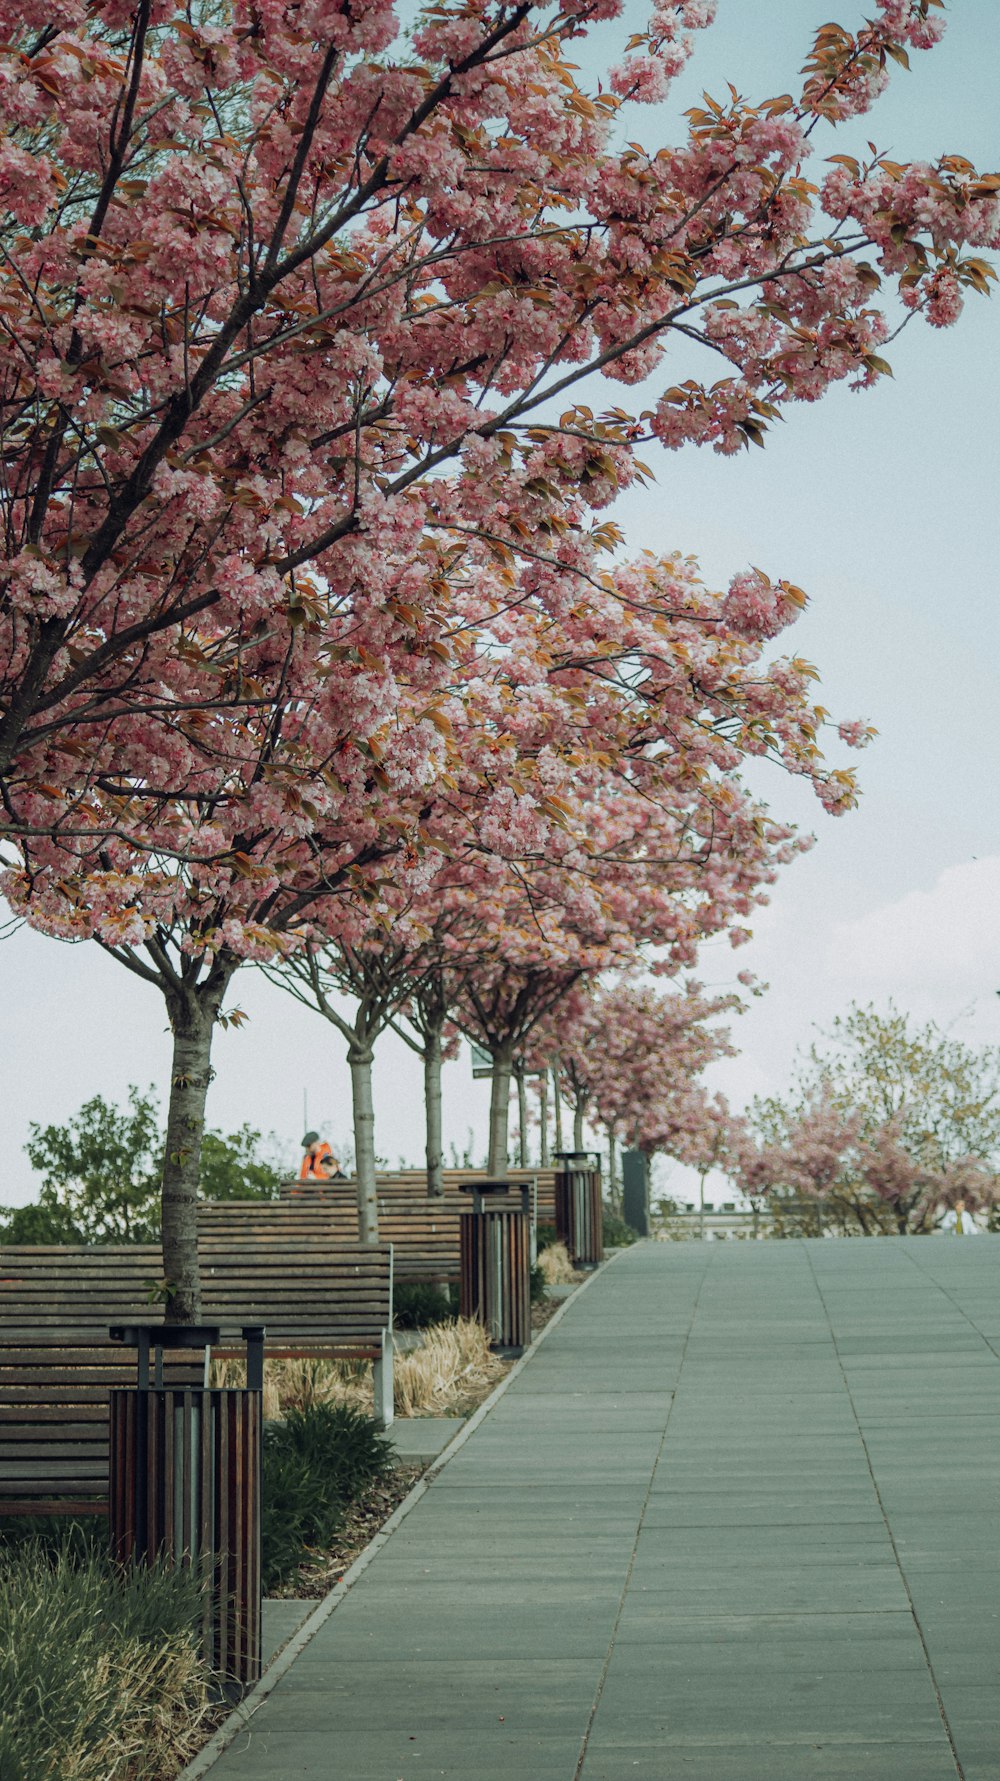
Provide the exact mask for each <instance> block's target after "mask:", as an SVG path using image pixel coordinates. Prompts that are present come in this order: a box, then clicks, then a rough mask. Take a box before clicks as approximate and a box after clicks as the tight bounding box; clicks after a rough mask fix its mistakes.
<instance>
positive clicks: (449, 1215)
mask: <svg viewBox="0 0 1000 1781" xmlns="http://www.w3.org/2000/svg"><path fill="white" fill-rule="evenodd" d="M482 1174H483V1171H482V1170H475V1169H449V1170H446V1171H445V1184H444V1186H445V1190H444V1193H443V1195H438V1196H435V1197H434V1198H430V1197H429V1196H428V1193H427V1178H426V1175H425V1174H424V1173H423V1172H422V1171H418V1170H400V1171H398V1172H397V1173H395V1174H382V1175H380V1176H379V1177H378V1194H377V1207H378V1220H379V1236H380V1238H383V1239H385V1240H387V1241H388V1242H390V1243H391V1244H392V1246H393V1250H394V1253H395V1267H396V1277H397V1279H398V1280H401V1281H407V1282H410V1281H422V1280H441V1279H444V1280H450V1281H455V1282H457V1281H458V1278H459V1273H460V1237H459V1230H460V1224H459V1221H460V1219H461V1215H462V1212H463V1210H465V1211H467V1210H468V1209H469V1206H470V1204H471V1198H470V1195H469V1194H465V1193H461V1192H460V1191H459V1183H460V1182H464V1181H474V1180H475V1179H476V1178H477V1176H482ZM506 1179H508V1180H509V1181H510V1182H511V1184H512V1186H514V1187H515V1188H519V1187H520V1186H522V1185H523V1186H526V1187H528V1188H529V1191H530V1192H531V1195H532V1199H535V1198H536V1188H535V1183H536V1182H537V1206H538V1212H537V1217H538V1221H539V1222H540V1223H542V1224H552V1223H554V1221H555V1171H554V1170H552V1169H549V1170H514V1169H509V1170H508V1171H507V1173H506ZM280 1191H281V1196H282V1198H281V1202H280V1203H282V1204H285V1205H289V1206H290V1205H308V1206H322V1207H323V1208H324V1209H325V1210H326V1211H328V1212H329V1214H330V1216H331V1218H332V1220H333V1221H334V1222H333V1228H334V1230H335V1232H336V1234H337V1235H338V1237H340V1238H341V1239H342V1240H343V1241H345V1242H347V1241H349V1240H350V1239H351V1238H352V1237H355V1236H356V1234H357V1217H358V1213H357V1186H356V1183H355V1182H354V1181H352V1180H348V1181H289V1182H285V1183H283V1184H282V1187H281V1190H280ZM516 1198H517V1203H520V1201H519V1196H516Z"/></svg>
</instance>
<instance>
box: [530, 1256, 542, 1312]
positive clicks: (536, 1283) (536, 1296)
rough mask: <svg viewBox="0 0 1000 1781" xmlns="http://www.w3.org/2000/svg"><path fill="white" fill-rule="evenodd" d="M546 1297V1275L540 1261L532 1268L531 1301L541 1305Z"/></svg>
mask: <svg viewBox="0 0 1000 1781" xmlns="http://www.w3.org/2000/svg"><path fill="white" fill-rule="evenodd" d="M544 1297H545V1275H544V1273H543V1271H542V1265H541V1263H540V1262H536V1263H535V1266H534V1267H533V1268H532V1270H531V1303H532V1304H533V1305H540V1304H541V1303H542V1300H543V1299H544Z"/></svg>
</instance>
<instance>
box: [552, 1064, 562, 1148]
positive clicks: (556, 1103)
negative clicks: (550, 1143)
mask: <svg viewBox="0 0 1000 1781" xmlns="http://www.w3.org/2000/svg"><path fill="white" fill-rule="evenodd" d="M552 1110H553V1112H554V1114H555V1121H556V1149H557V1150H561V1149H562V1147H563V1131H562V1095H561V1094H560V1092H559V1059H558V1058H555V1059H554V1060H553V1064H552Z"/></svg>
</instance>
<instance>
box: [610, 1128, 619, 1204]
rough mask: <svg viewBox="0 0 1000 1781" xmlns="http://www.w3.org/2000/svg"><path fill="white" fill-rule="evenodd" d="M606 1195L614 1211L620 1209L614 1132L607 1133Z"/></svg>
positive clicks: (616, 1140) (616, 1142)
mask: <svg viewBox="0 0 1000 1781" xmlns="http://www.w3.org/2000/svg"><path fill="white" fill-rule="evenodd" d="M608 1197H609V1199H610V1201H611V1205H612V1207H613V1209H614V1211H615V1212H620V1211H621V1199H620V1195H619V1192H618V1139H617V1138H616V1137H615V1134H614V1132H609V1133H608Z"/></svg>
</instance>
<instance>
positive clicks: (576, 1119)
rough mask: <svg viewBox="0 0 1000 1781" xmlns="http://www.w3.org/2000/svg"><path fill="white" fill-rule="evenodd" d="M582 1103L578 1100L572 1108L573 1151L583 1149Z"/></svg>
mask: <svg viewBox="0 0 1000 1781" xmlns="http://www.w3.org/2000/svg"><path fill="white" fill-rule="evenodd" d="M583 1147H584V1146H583V1101H582V1100H579V1101H577V1103H576V1106H575V1107H574V1108H573V1149H574V1150H582V1149H583Z"/></svg>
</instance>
